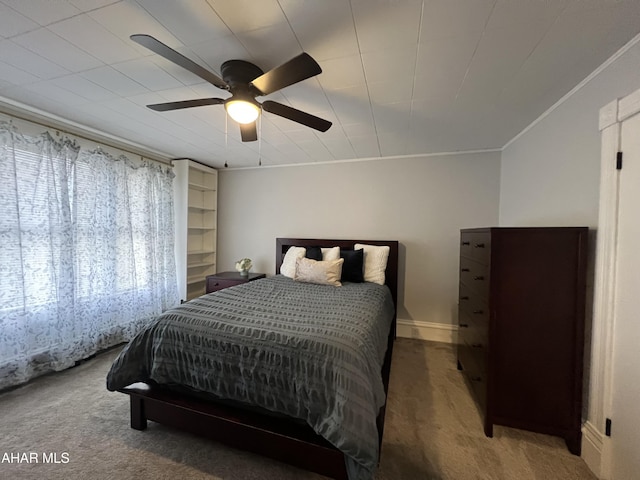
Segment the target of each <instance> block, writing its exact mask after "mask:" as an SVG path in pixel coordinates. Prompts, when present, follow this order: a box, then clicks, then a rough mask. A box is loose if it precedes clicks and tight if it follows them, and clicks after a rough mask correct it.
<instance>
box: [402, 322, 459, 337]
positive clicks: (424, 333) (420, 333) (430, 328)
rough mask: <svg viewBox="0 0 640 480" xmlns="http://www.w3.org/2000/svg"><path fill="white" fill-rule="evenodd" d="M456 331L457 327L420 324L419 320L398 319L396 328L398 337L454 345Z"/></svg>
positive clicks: (429, 323) (442, 324)
mask: <svg viewBox="0 0 640 480" xmlns="http://www.w3.org/2000/svg"><path fill="white" fill-rule="evenodd" d="M457 331H458V327H457V325H447V324H444V323H432V322H421V321H419V320H406V319H403V318H399V319H398V322H397V328H396V332H397V335H398V336H399V337H404V338H417V339H419V340H429V341H431V342H445V343H455V342H456V337H457Z"/></svg>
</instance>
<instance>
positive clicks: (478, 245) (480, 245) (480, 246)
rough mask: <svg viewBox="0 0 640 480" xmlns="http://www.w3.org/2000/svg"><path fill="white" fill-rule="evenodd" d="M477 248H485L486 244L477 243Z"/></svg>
mask: <svg viewBox="0 0 640 480" xmlns="http://www.w3.org/2000/svg"><path fill="white" fill-rule="evenodd" d="M474 247H475V248H484V243H476V244H475V245H474Z"/></svg>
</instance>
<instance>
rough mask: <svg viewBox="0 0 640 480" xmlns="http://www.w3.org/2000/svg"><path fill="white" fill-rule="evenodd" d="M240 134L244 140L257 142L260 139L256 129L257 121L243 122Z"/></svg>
mask: <svg viewBox="0 0 640 480" xmlns="http://www.w3.org/2000/svg"><path fill="white" fill-rule="evenodd" d="M240 136H241V137H242V141H243V142H255V141H256V140H258V131H257V130H256V122H251V123H241V124H240Z"/></svg>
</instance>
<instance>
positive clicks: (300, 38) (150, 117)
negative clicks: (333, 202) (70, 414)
mask: <svg viewBox="0 0 640 480" xmlns="http://www.w3.org/2000/svg"><path fill="white" fill-rule="evenodd" d="M639 32H640V1H638V0H423V1H420V0H350V1H349V0H181V1H173V0H171V1H170V0H138V1H131V0H123V1H113V0H0V97H4V99H5V104H10V105H11V104H12V105H15V104H22V105H26V106H28V107H30V108H31V109H34V110H36V111H38V110H39V111H44V112H48V113H51V114H54V115H56V116H58V117H61V118H63V119H67V120H69V121H71V122H75V123H78V124H82V125H86V126H88V127H90V128H91V129H95V130H98V131H101V132H104V133H106V134H108V135H111V136H115V137H119V138H121V139H124V140H127V141H129V142H132V143H134V144H137V145H140V146H143V147H144V148H147V149H149V150H151V151H154V152H160V153H161V154H162V155H163V156H165V157H167V158H175V157H189V158H193V159H195V160H198V161H201V162H203V163H206V164H209V165H212V166H215V167H222V166H223V165H224V163H225V161H228V163H229V166H230V167H242V166H253V165H257V163H258V158H259V156H260V157H261V159H262V164H263V165H270V164H294V163H308V162H316V161H335V160H351V159H358V158H376V157H385V156H397V155H414V154H423V153H437V152H455V151H466V150H481V149H499V148H501V147H503V146H504V145H505V144H506V143H507V142H508V141H509V140H510V139H512V138H513V137H514V136H515V135H517V134H518V133H519V132H520V131H522V130H523V129H524V128H525V127H526V126H527V125H529V124H530V123H531V122H532V121H534V120H535V119H536V118H537V117H538V116H539V115H540V114H542V113H543V112H544V111H545V110H547V109H548V108H549V107H551V106H552V105H553V104H554V103H555V102H557V101H558V100H559V99H560V98H561V97H562V96H563V95H565V94H566V93H567V92H569V91H570V90H571V89H572V88H573V87H574V86H576V85H577V84H578V83H579V82H580V81H582V80H583V79H584V78H585V77H586V76H587V75H588V74H589V73H591V72H592V71H593V70H595V69H596V68H597V67H598V66H599V65H601V64H602V63H603V62H604V61H605V60H607V58H609V57H610V56H611V55H613V54H614V53H615V52H616V51H617V50H619V49H620V48H621V47H622V46H623V45H624V44H625V43H627V42H628V41H629V40H631V39H632V38H634V37H635V36H636V35H637V34H638V33H639ZM134 33H145V34H150V35H152V36H154V37H156V38H157V39H159V40H160V41H162V42H164V43H166V44H167V45H169V46H170V47H172V48H174V49H176V50H177V51H179V52H180V53H182V54H183V55H185V56H187V57H189V58H191V59H192V60H194V61H195V62H197V63H199V64H201V65H202V66H204V67H205V68H207V69H209V70H211V71H213V72H214V73H216V74H217V75H220V70H219V68H220V64H221V63H222V62H224V61H225V60H228V59H232V58H238V59H244V60H249V61H251V62H253V63H255V64H257V65H258V66H260V67H261V68H262V69H263V70H264V71H267V70H269V69H271V68H273V67H276V66H278V65H280V64H282V63H284V62H285V61H287V60H289V59H290V58H292V57H294V56H295V55H297V54H299V53H300V52H302V51H306V52H308V53H309V54H310V55H311V56H313V57H314V58H315V59H316V61H318V63H319V64H320V66H321V67H322V70H323V72H322V73H321V74H320V75H318V76H316V77H313V78H311V79H308V80H305V81H304V82H301V83H298V84H296V85H292V86H290V87H287V88H285V89H283V90H281V91H280V92H277V93H275V94H272V95H269V96H267V97H260V99H259V100H261V101H263V100H265V99H267V98H270V99H273V100H276V101H279V102H282V103H285V104H289V105H291V106H292V107H295V108H298V109H300V110H304V111H307V112H309V113H312V114H314V115H317V116H320V117H323V118H326V119H327V120H330V121H332V122H333V126H332V127H331V128H330V129H329V130H328V131H327V132H325V133H320V132H317V131H315V130H312V129H309V128H306V127H303V126H300V125H299V124H297V123H294V122H291V121H288V120H286V119H283V118H281V117H277V116H275V115H272V114H269V113H264V114H263V117H262V118H263V121H262V127H261V130H262V131H261V142H251V143H242V142H240V135H239V129H238V127H237V125H236V124H234V123H233V122H232V121H231V120H229V122H228V133H227V134H226V135H225V128H226V127H225V110H224V108H223V107H222V106H221V105H217V106H207V107H198V108H192V109H186V110H179V111H173V112H165V113H159V112H154V111H152V110H150V109H148V108H146V107H145V105H147V104H150V103H161V102H166V101H176V100H187V99H193V98H202V97H212V96H221V95H220V94H221V92H222V91H221V90H219V89H218V88H216V87H214V86H212V85H210V84H207V83H205V82H204V81H203V80H202V79H200V78H199V77H197V76H195V75H193V74H191V73H189V72H187V71H185V70H183V69H181V68H180V67H178V66H176V65H174V64H172V63H170V62H168V61H167V60H165V59H163V58H161V57H159V56H158V55H155V54H153V53H152V52H151V51H149V50H147V49H145V48H143V47H141V46H139V45H137V44H136V43H134V42H133V41H131V40H130V39H129V36H130V35H131V34H134ZM224 95H225V94H224V92H222V96H224ZM0 101H2V98H0Z"/></svg>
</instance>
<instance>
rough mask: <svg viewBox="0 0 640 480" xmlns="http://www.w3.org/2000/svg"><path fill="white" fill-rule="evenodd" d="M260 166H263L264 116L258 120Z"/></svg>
mask: <svg viewBox="0 0 640 480" xmlns="http://www.w3.org/2000/svg"><path fill="white" fill-rule="evenodd" d="M258 132H259V133H258V166H259V167H261V166H262V115H260V117H259V118H258Z"/></svg>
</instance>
